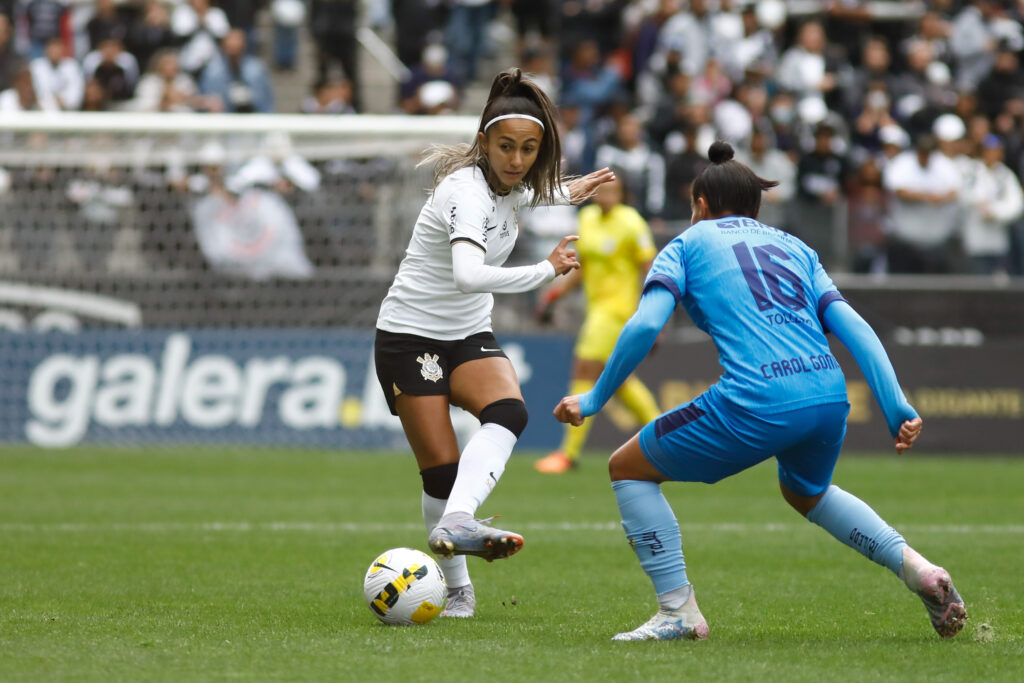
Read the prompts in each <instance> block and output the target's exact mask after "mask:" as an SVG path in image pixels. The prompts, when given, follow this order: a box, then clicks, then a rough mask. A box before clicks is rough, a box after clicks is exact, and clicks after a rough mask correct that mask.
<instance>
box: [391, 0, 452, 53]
mask: <svg viewBox="0 0 1024 683" xmlns="http://www.w3.org/2000/svg"><path fill="white" fill-rule="evenodd" d="M390 4H391V16H392V18H393V19H394V22H395V40H394V44H395V52H396V53H397V54H398V59H399V60H401V62H402V63H403V64H405V65H406V66H407V67H409V68H410V69H412V68H413V67H415V66H416V65H417V64H419V62H420V57H422V56H423V50H424V49H425V48H426V47H427V45H428V44H430V43H437V42H440V41H441V40H442V35H441V29H440V26H441V22H442V18H443V14H444V11H445V8H444V4H443V3H441V2H438V1H437V0H390Z"/></svg>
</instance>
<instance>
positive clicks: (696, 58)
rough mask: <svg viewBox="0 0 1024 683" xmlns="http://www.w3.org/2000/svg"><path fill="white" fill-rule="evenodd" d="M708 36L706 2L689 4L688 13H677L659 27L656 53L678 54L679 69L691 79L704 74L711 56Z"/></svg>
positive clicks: (694, 0) (709, 29) (708, 21)
mask: <svg viewBox="0 0 1024 683" xmlns="http://www.w3.org/2000/svg"><path fill="white" fill-rule="evenodd" d="M712 35H713V31H712V27H711V13H710V12H708V3H707V0H690V10H689V11H688V12H685V11H684V12H678V13H677V14H675V15H674V16H673V17H671V18H669V19H668V20H667V21H666V22H665V25H664V26H662V27H661V32H660V33H659V36H658V42H659V44H660V45H659V51H664V52H668V51H675V52H678V53H679V55H680V64H679V66H680V67H681V68H682V70H683V71H685V72H686V73H688V74H690V75H691V76H694V75H697V74H699V73H702V72H703V71H704V63H705V62H707V60H708V57H709V56H710V54H711V45H710V40H711V36H712Z"/></svg>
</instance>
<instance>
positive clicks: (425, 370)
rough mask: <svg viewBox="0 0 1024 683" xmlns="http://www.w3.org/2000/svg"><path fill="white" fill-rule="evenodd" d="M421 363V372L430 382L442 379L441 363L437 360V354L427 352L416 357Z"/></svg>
mask: <svg viewBox="0 0 1024 683" xmlns="http://www.w3.org/2000/svg"><path fill="white" fill-rule="evenodd" d="M416 362H417V363H419V364H420V374H421V375H423V379H425V380H427V381H428V382H436V381H437V380H439V379H441V376H442V372H441V365H440V364H439V363H438V362H437V354H436V353H435V354H433V355H431V354H429V353H425V354H423V355H422V356H420V357H418V358H417V359H416Z"/></svg>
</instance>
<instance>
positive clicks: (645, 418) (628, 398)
mask: <svg viewBox="0 0 1024 683" xmlns="http://www.w3.org/2000/svg"><path fill="white" fill-rule="evenodd" d="M621 177H622V176H621V175H619V174H618V173H616V180H614V181H612V182H608V183H605V184H603V185H601V186H600V187H599V188H598V190H597V193H596V194H595V195H594V199H593V203H592V204H590V205H588V206H586V207H584V208H583V209H582V210H581V211H580V213H579V236H580V239H579V241H578V242H577V243H576V245H575V246H576V250H577V252H578V254H579V260H580V264H581V266H582V267H581V268H580V269H578V270H575V271H572V272H571V273H570V274H569V275H568V276H566V277H565V278H563V279H562V280H561V281H559V283H558V284H557V285H554V286H552V287H550V288H549V289H548V290H546V291H545V292H544V293H543V294H542V295H541V302H540V305H539V309H538V312H539V313H540V314H541V315H544V314H546V313H547V312H548V311H549V310H550V307H551V306H552V305H553V304H554V302H555V301H557V300H558V299H559V298H560V297H561V296H562V295H563V294H566V293H567V292H569V291H570V290H572V289H575V288H576V287H578V286H579V285H580V284H581V283H582V285H583V294H584V296H585V297H586V302H587V314H586V319H585V320H584V322H583V327H582V328H581V329H580V333H579V337H577V339H576V348H575V349H574V351H573V355H574V358H573V372H572V381H571V383H570V385H569V394H570V395H576V394H582V393H584V392H587V391H589V390H590V389H591V388H592V387H593V386H594V382H595V381H597V378H598V377H599V376H600V375H601V371H602V370H603V369H604V364H605V362H606V361H607V360H608V356H609V355H611V352H612V349H613V348H615V341H616V340H617V339H618V338H619V332H621V331H622V326H623V325H625V324H626V321H627V320H629V317H630V316H631V315H633V312H634V311H636V307H637V303H638V302H639V301H640V287H641V285H642V284H643V280H644V278H645V277H646V275H647V271H648V270H649V269H650V267H651V262H652V261H653V259H654V256H655V254H656V253H657V250H656V249H655V248H654V240H653V239H652V238H651V231H650V228H649V227H648V226H647V222H646V221H644V219H643V218H642V217H641V216H640V214H639V213H638V212H637V211H636V210H635V209H633V208H632V207H630V206H628V205H626V204H625V203H623V199H624V192H625V189H624V186H623V183H622V180H621ZM615 396H616V397H617V398H618V399H619V401H620V402H621V403H622V404H623V405H625V406H626V408H628V409H629V411H630V412H631V413H633V415H635V416H636V419H637V421H639V422H640V423H641V424H646V423H648V422H650V421H651V420H653V419H655V418H656V417H658V415H659V413H660V411H659V409H658V404H657V402H656V401H655V400H654V396H653V395H651V392H650V391H649V390H648V389H647V387H646V386H644V384H643V382H641V381H640V380H639V379H637V378H636V377H635V376H632V375H631V376H630V377H629V378H628V379H626V381H625V382H623V384H622V386H621V387H620V388H619V390H618V391H617V392H616V393H615ZM592 424H593V420H586V421H585V422H584V423H583V424H582V425H581V426H579V427H573V426H572V425H568V424H567V425H566V426H565V436H564V437H563V439H562V446H561V448H560V449H559V450H557V451H555V452H553V453H551V454H550V455H548V456H547V457H545V458H541V459H540V460H538V461H537V462H536V463H535V464H534V467H535V468H536V469H537V471H538V472H544V473H547V474H560V473H562V472H565V471H567V470H570V469H573V468H575V467H576V466H578V464H579V456H580V451H581V450H583V444H584V443H585V442H586V440H587V434H588V432H589V431H590V425H592Z"/></svg>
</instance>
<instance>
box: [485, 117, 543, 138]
mask: <svg viewBox="0 0 1024 683" xmlns="http://www.w3.org/2000/svg"><path fill="white" fill-rule="evenodd" d="M504 119H526V120H527V121H533V122H534V123H536V124H537V125H538V126H540V129H541V130H544V122H543V121H541V120H540V119H538V118H537V117H536V116H530V115H529V114H503V115H502V116H495V117H494V118H493V119H491V120H490V121H488V122H487V125H486V126H484V132H485V133H486V132H487V129H488V128H490V127H491V126H492V125H494V124H495V123H497V122H498V121H502V120H504Z"/></svg>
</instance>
